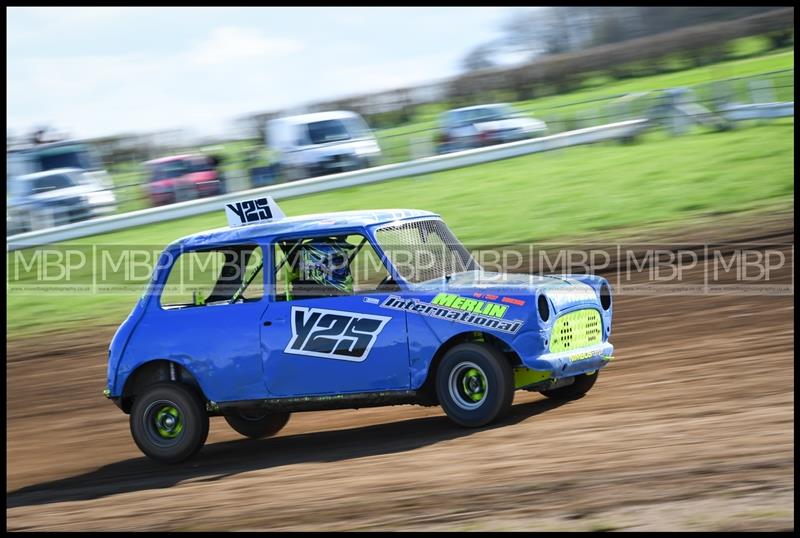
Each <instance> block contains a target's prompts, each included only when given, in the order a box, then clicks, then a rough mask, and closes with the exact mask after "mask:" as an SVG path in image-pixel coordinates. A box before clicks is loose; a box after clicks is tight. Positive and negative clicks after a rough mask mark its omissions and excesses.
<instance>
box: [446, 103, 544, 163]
mask: <svg viewBox="0 0 800 538" xmlns="http://www.w3.org/2000/svg"><path fill="white" fill-rule="evenodd" d="M439 126H440V132H439V137H438V141H437V149H438V153H446V152H448V151H458V150H462V149H469V148H477V147H481V146H488V145H491V144H500V143H503V142H513V141H515V140H523V139H526V138H532V137H535V136H541V135H543V134H545V133H546V132H547V124H545V122H543V121H541V120H537V119H534V118H530V117H527V116H525V115H523V114H521V113H519V112H517V111H515V110H514V109H513V108H512V107H511V106H510V105H507V104H504V103H500V104H491V105H477V106H468V107H464V108H456V109H453V110H448V111H447V112H445V113H444V114H442V115H441V117H440V120H439Z"/></svg>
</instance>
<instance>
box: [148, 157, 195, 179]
mask: <svg viewBox="0 0 800 538" xmlns="http://www.w3.org/2000/svg"><path fill="white" fill-rule="evenodd" d="M187 172H188V166H187V164H186V163H185V162H184V161H169V162H166V163H161V164H156V165H153V175H152V177H151V181H161V180H163V179H172V178H176V177H181V176H182V175H184V174H186V173H187Z"/></svg>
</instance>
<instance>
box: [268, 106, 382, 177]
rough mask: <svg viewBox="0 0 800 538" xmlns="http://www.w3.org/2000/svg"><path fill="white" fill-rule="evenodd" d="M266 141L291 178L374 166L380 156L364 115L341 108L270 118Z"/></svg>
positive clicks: (379, 149)
mask: <svg viewBox="0 0 800 538" xmlns="http://www.w3.org/2000/svg"><path fill="white" fill-rule="evenodd" d="M266 143H267V146H269V148H270V149H272V150H273V151H275V152H276V153H277V158H278V165H279V167H280V170H281V174H282V175H283V176H284V178H285V179H288V180H289V181H292V180H295V179H302V178H307V177H313V176H320V175H325V174H334V173H337V172H346V171H349V170H357V169H359V168H366V167H369V166H374V165H376V164H378V160H379V159H380V156H381V148H380V146H378V141H377V140H375V137H374V136H373V135H372V133H371V132H370V129H369V127H368V126H367V124H366V123H365V122H364V120H363V119H362V118H361V116H359V115H358V114H356V113H355V112H347V111H341V110H337V111H332V112H317V113H313V114H302V115H299V116H287V117H284V118H278V119H274V120H270V121H268V122H267V140H266Z"/></svg>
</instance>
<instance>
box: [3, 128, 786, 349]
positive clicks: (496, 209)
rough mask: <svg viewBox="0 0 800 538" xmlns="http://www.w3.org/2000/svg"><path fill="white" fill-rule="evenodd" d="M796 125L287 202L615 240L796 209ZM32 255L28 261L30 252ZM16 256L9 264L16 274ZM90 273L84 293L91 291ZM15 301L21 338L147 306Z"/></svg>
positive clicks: (210, 222)
mask: <svg viewBox="0 0 800 538" xmlns="http://www.w3.org/2000/svg"><path fill="white" fill-rule="evenodd" d="M793 162H794V120H793V119H791V118H788V119H782V120H776V121H772V122H769V123H763V124H750V125H745V124H740V125H738V126H737V129H735V130H733V131H728V132H722V133H713V132H707V131H705V130H703V129H696V130H695V131H694V132H693V133H692V134H689V135H686V136H683V137H677V138H670V137H667V136H666V135H665V134H663V133H651V134H648V135H646V136H645V137H643V139H642V140H640V141H639V142H638V143H636V144H633V145H621V144H614V143H606V144H599V145H592V146H582V147H576V148H568V149H563V150H558V151H555V152H549V153H542V154H535V155H530V156H525V157H517V158H514V159H508V160H503V161H496V162H493V163H487V164H482V165H478V166H472V167H468V168H462V169H457V170H449V171H446V172H440V173H437V174H431V175H426V176H419V177H413V178H406V179H401V180H395V181H389V182H385V183H379V184H373V185H366V186H362V187H353V188H349V189H343V190H337V191H332V192H328V193H321V194H316V195H311V196H306V197H302V198H297V199H288V200H281V201H280V204H281V207H282V208H283V209H284V211H285V212H286V213H287V214H289V215H299V214H308V213H316V212H326V211H341V210H359V209H364V210H366V209H379V208H397V207H411V208H418V209H427V210H431V211H434V212H437V213H439V214H441V215H442V216H443V217H444V219H445V220H446V221H447V222H448V224H449V225H450V227H451V228H452V229H453V231H454V232H455V233H456V235H457V236H458V237H459V239H461V241H463V242H465V243H473V244H474V243H483V244H496V245H499V244H506V243H510V242H514V241H543V240H551V239H556V238H562V239H563V238H570V237H576V236H580V235H582V236H586V235H587V234H589V235H591V234H596V236H598V237H599V236H601V235H602V237H603V239H604V240H608V239H609V238H613V237H614V236H615V235H619V234H624V233H628V232H630V231H631V230H636V229H637V228H644V227H649V226H652V225H654V224H659V223H664V224H666V223H680V222H681V221H683V220H685V219H689V218H693V217H698V216H703V215H717V214H722V213H733V212H738V211H745V210H753V209H759V208H760V209H768V208H775V207H784V208H785V207H791V206H792V203H793V196H794V168H793ZM225 224H226V221H225V216H224V214H223V211H222V209H220V211H218V212H216V213H212V214H206V215H200V216H197V217H192V218H186V219H180V220H174V221H169V222H163V223H159V224H153V225H149V226H141V227H138V228H133V229H128V230H122V231H119V232H115V233H112V234H106V235H101V236H95V237H90V238H84V239H81V240H77V241H75V242H73V243H71V244H74V245H84V246H86V247H91V245H92V244H97V243H105V244H117V245H152V248H153V249H154V250H156V251H158V250H160V249H161V248H162V247H163V246H164V245H165V244H166V243H168V242H170V241H172V240H174V239H177V238H178V237H181V236H183V235H186V234H190V233H194V232H198V231H201V230H205V229H209V228H214V227H219V226H225ZM23 255H24V253H23ZM17 268H18V267H17V266H15V253H9V255H8V269H9V274H10V275H11V274H13V271H14V270H15V269H17ZM91 281H92V273H91V271H89V270H86V271H82V272H80V273H79V274H78V276H77V278H76V279H75V280H73V281H72V283H74V284H85V283H87V282H88V283H91ZM139 291H140V290H137V291H136V292H132V293H130V294H128V295H93V294H82V295H75V294H73V295H59V294H41V293H40V294H38V295H21V294H17V293H15V292H14V291H13V290H11V289H10V290H9V291H8V292H7V298H8V306H7V315H8V321H7V331H8V334H9V335H10V336H12V337H13V336H17V335H22V334H30V333H35V332H41V331H44V330H52V329H53V328H56V327H64V326H86V325H91V324H94V323H98V322H102V323H118V322H120V321H122V319H123V318H124V317H125V315H126V314H127V313H128V311H129V310H130V308H131V307H132V305H133V304H134V302H135V301H136V299H137V297H138V293H139Z"/></svg>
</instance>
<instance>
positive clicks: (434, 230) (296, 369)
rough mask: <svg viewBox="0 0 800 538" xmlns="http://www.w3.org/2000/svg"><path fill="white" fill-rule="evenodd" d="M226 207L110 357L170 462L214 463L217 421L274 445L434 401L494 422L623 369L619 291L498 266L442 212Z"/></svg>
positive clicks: (171, 259) (267, 203)
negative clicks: (283, 432)
mask: <svg viewBox="0 0 800 538" xmlns="http://www.w3.org/2000/svg"><path fill="white" fill-rule="evenodd" d="M226 213H227V214H228V220H229V223H230V226H229V227H227V228H222V229H217V230H211V231H206V232H201V233H197V234H194V235H190V236H188V237H184V238H182V239H179V240H177V241H175V242H174V243H172V244H170V245H169V246H168V247H167V248H166V249H165V250H164V251H163V253H162V254H161V256H160V258H159V260H158V263H157V265H156V267H155V268H154V271H153V274H152V278H151V281H150V283H149V285H148V287H147V290H146V291H145V293H144V294H143V295H142V297H141V298H140V300H139V301H138V303H137V304H136V306H135V307H134V308H133V311H132V312H131V313H130V315H129V316H128V318H127V319H126V320H125V322H124V323H123V324H122V325H121V326H120V327H119V329H118V330H117V333H116V335H115V336H114V339H113V341H112V342H111V346H110V348H109V359H108V386H107V388H106V390H105V395H106V396H107V397H108V398H110V399H111V400H113V402H114V403H115V404H116V405H117V406H118V407H119V408H120V409H122V411H124V412H125V413H127V414H129V415H130V428H131V433H132V435H133V439H134V441H135V442H136V444H137V445H138V446H139V448H140V449H141V450H142V452H144V453H145V454H146V455H147V456H149V457H151V458H153V459H155V460H158V461H162V462H169V463H174V462H179V461H182V460H185V459H187V458H189V457H191V456H192V455H194V454H195V453H197V452H198V451H199V450H200V448H201V447H202V446H203V444H204V443H205V441H206V437H207V435H208V428H209V417H210V416H220V415H221V416H224V417H225V420H226V421H227V422H228V424H229V425H230V426H231V427H232V428H233V429H234V430H236V431H237V432H239V433H240V434H242V435H244V436H247V437H250V438H262V437H266V436H269V435H273V434H275V433H277V432H278V431H279V430H280V429H281V428H282V427H283V426H284V425H286V423H287V421H288V420H289V415H290V413H292V412H297V411H311V410H323V409H342V408H361V407H371V406H382V405H395V404H419V405H441V406H442V408H443V409H444V411H445V413H446V414H447V416H448V417H450V419H452V420H453V421H454V422H455V423H457V424H459V425H461V426H465V427H480V426H484V425H486V424H489V423H491V422H492V421H495V420H497V419H499V418H500V417H502V416H503V414H504V413H506V412H507V411H508V410H509V408H510V406H511V402H512V400H513V397H514V391H515V390H518V389H524V390H529V391H538V392H541V393H542V394H544V395H545V396H547V397H550V398H560V399H569V398H576V397H579V396H581V395H583V394H584V393H586V392H587V391H588V390H589V389H590V388H591V387H592V385H594V383H595V381H596V379H597V376H598V371H599V370H600V368H602V367H603V366H605V365H606V364H608V362H609V361H610V360H611V359H612V352H613V346H612V345H611V344H610V343H609V342H608V338H609V335H610V333H611V314H612V307H611V291H610V289H609V284H608V282H607V280H606V279H604V278H602V277H599V276H593V275H570V276H568V277H564V276H561V275H559V276H534V275H526V274H504V273H497V272H487V271H485V270H483V269H482V268H481V267H480V266H479V265H478V263H477V262H476V260H475V259H474V258H473V256H472V254H471V253H470V252H469V251H468V250H467V249H466V248H465V247H464V246H463V245H462V244H461V243H460V242H459V241H458V240H457V239H456V238H455V236H454V235H453V234H452V232H451V231H450V230H449V229H448V227H447V225H446V224H445V223H444V221H443V220H442V219H441V218H440V217H439V216H438V215H436V214H433V213H430V212H427V211H417V210H381V211H359V212H340V213H330V214H322V215H307V216H301V217H286V216H285V215H283V212H282V211H281V210H280V208H279V207H278V206H277V205H276V204H275V202H274V200H272V198H270V197H266V198H260V199H256V200H246V201H242V202H237V203H231V204H227V205H226Z"/></svg>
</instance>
